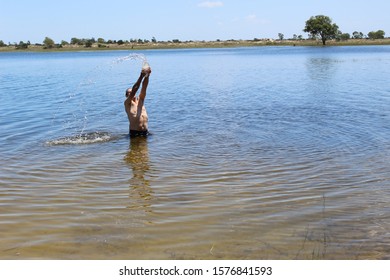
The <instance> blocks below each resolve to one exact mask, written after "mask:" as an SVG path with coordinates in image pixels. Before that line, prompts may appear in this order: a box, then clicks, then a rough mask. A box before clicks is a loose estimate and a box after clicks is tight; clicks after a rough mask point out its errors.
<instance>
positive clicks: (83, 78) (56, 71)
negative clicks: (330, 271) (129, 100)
mask: <svg viewBox="0 0 390 280" xmlns="http://www.w3.org/2000/svg"><path fill="white" fill-rule="evenodd" d="M143 54H144V55H145V57H146V58H147V60H148V62H149V63H150V65H151V67H152V69H153V73H152V76H151V81H150V84H149V89H148V95H147V100H146V108H147V110H148V114H149V118H150V123H149V128H150V130H151V133H152V135H150V136H149V137H148V138H134V139H131V140H130V139H129V138H128V136H127V135H126V133H127V130H128V123H127V117H126V115H125V112H124V108H123V101H124V93H125V89H126V88H127V87H130V86H131V85H132V83H133V82H134V81H135V80H136V79H137V77H138V74H139V71H140V69H141V66H142V61H141V60H126V59H123V58H125V57H126V56H128V55H129V52H123V51H109V52H64V53H0V104H1V105H0V106H1V107H0V127H1V131H2V133H1V135H0V143H1V145H0V157H1V159H2V164H1V170H0V209H1V210H0V258H2V259H389V258H390V235H389V232H390V224H389V222H390V212H389V210H390V209H389V208H390V207H389V205H390V188H389V187H390V175H389V174H390V166H389V164H388V163H389V162H390V137H389V136H390V112H389V108H390V90H389V87H388V77H389V76H390V75H389V74H390V70H389V69H390V47H388V46H378V47H376V46H370V47H326V48H322V47H320V48H314V47H262V48H237V49H201V50H158V51H157V50H156V51H145V52H144V53H143Z"/></svg>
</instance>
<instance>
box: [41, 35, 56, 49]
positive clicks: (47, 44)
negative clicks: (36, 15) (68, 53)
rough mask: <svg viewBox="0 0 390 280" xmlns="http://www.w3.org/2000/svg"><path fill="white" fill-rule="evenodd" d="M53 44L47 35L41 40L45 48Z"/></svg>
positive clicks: (49, 47)
mask: <svg viewBox="0 0 390 280" xmlns="http://www.w3.org/2000/svg"><path fill="white" fill-rule="evenodd" d="M54 46H55V43H54V41H53V39H51V38H49V37H45V40H43V47H44V48H45V49H51V48H53V47H54Z"/></svg>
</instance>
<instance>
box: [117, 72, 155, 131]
mask: <svg viewBox="0 0 390 280" xmlns="http://www.w3.org/2000/svg"><path fill="white" fill-rule="evenodd" d="M150 73H152V70H151V69H150V68H148V69H146V70H142V72H141V74H140V76H139V78H138V80H137V82H136V83H135V84H134V85H133V87H132V88H128V89H127V90H126V100H125V102H124V104H125V111H126V113H127V117H128V118H129V123H130V124H129V133H130V137H135V136H147V135H148V133H149V132H148V114H147V113H146V108H145V106H144V102H145V97H146V89H147V87H148V84H149V76H150ZM141 82H142V88H141V92H140V94H139V96H138V97H137V96H136V93H137V91H138V89H139V87H140V85H141Z"/></svg>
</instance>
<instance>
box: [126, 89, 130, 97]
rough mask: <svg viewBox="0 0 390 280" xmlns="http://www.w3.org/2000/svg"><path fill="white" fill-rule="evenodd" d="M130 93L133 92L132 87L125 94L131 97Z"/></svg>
mask: <svg viewBox="0 0 390 280" xmlns="http://www.w3.org/2000/svg"><path fill="white" fill-rule="evenodd" d="M130 94H131V88H128V89H126V93H125V96H126V97H129V96H130Z"/></svg>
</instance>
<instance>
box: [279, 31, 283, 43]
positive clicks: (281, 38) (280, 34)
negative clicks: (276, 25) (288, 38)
mask: <svg viewBox="0 0 390 280" xmlns="http://www.w3.org/2000/svg"><path fill="white" fill-rule="evenodd" d="M278 37H279V40H280V41H283V39H284V34H283V33H278Z"/></svg>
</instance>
